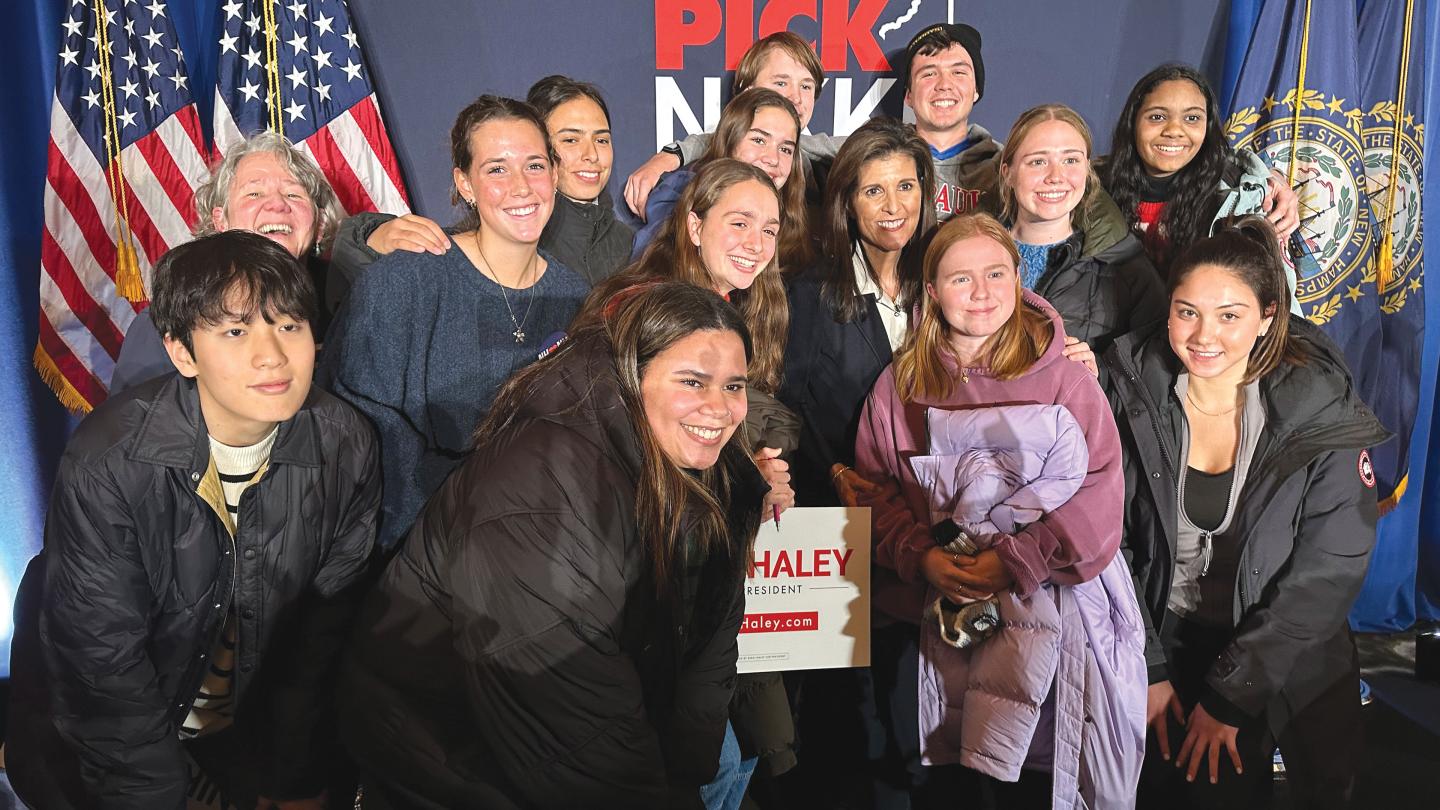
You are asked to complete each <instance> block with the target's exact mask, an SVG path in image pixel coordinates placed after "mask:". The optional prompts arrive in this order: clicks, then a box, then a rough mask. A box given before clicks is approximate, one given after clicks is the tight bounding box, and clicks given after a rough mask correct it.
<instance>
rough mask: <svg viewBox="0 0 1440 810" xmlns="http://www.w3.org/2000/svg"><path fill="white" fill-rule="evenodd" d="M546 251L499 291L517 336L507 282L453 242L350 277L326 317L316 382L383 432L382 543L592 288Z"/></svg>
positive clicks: (400, 255) (405, 524) (404, 526)
mask: <svg viewBox="0 0 1440 810" xmlns="http://www.w3.org/2000/svg"><path fill="white" fill-rule="evenodd" d="M540 255H541V257H542V258H544V259H545V261H546V262H547V263H548V265H549V266H548V267H547V269H546V270H545V274H544V275H543V276H541V277H540V280H539V281H537V282H536V283H535V285H534V286H532V287H531V288H530V289H526V290H512V289H509V288H506V289H505V290H504V294H505V296H507V297H508V299H509V304H510V311H513V312H514V314H515V318H516V319H517V320H519V321H523V323H522V325H521V328H522V329H523V331H524V333H525V339H524V341H523V342H521V343H516V341H515V337H514V335H513V334H512V333H513V332H514V331H515V326H514V324H512V323H511V320H510V313H509V311H507V310H506V306H505V300H504V299H502V297H501V288H500V286H499V285H498V284H496V283H495V282H494V281H491V280H490V278H489V277H487V276H486V275H485V274H483V273H481V272H480V271H479V270H478V269H477V268H476V267H475V265H473V264H471V263H470V260H469V259H467V258H466V257H465V254H464V253H463V252H461V250H460V248H459V247H457V246H455V245H454V244H453V243H452V244H451V246H450V250H449V252H447V253H445V254H444V255H443V256H435V255H432V254H429V253H407V252H404V251H396V252H395V253H392V254H390V255H388V256H386V257H384V258H383V259H380V260H379V261H377V262H375V263H374V264H373V265H371V266H370V267H368V268H366V270H365V271H364V272H363V273H361V275H360V276H359V277H358V278H357V279H356V280H355V285H354V287H353V288H352V289H351V291H350V297H349V299H348V300H347V301H346V303H345V305H344V307H342V309H341V310H340V312H339V314H338V315H337V316H336V320H335V323H334V324H333V325H332V326H331V331H330V335H329V340H328V341H327V343H326V347H325V357H324V360H323V363H322V365H321V369H320V372H319V375H318V381H319V382H320V384H321V385H322V386H325V387H326V388H328V389H329V390H331V391H333V392H334V393H335V394H337V395H338V396H340V397H342V398H343V399H345V400H346V401H347V402H349V403H350V404H351V405H354V406H355V407H356V408H358V409H359V410H360V411H361V412H362V413H364V414H365V415H366V416H368V417H370V420H371V421H372V422H374V424H375V429H376V431H377V432H378V433H379V434H380V449H381V466H382V468H383V470H384V480H385V491H384V499H383V504H382V512H381V523H380V532H379V538H378V540H379V542H380V544H381V545H383V546H384V547H386V548H389V547H391V546H393V545H394V544H395V543H397V542H399V540H400V538H402V537H404V535H405V533H406V532H407V531H409V529H410V524H411V523H413V522H414V520H415V516H416V515H418V514H419V513H420V509H421V507H423V506H424V505H425V501H426V500H427V499H428V498H429V497H430V495H431V494H433V493H434V492H435V490H437V489H439V487H440V484H441V483H442V482H443V481H444V480H445V477H446V476H448V475H449V474H450V472H451V470H453V469H455V467H457V466H458V465H459V464H460V461H461V460H462V459H463V458H464V456H465V454H466V453H467V452H468V451H469V450H470V444H471V441H470V439H471V435H472V434H473V433H474V431H475V427H476V426H477V425H478V424H479V422H480V420H481V419H482V418H484V416H485V414H486V412H487V411H489V410H490V403H491V402H492V401H493V400H494V398H495V394H496V392H497V391H498V390H499V388H500V384H501V383H503V382H504V381H505V380H506V378H508V377H509V376H510V375H511V373H513V372H514V371H516V370H517V369H519V368H522V367H524V366H526V365H529V364H530V363H532V362H534V360H535V358H536V355H537V354H538V353H539V352H540V351H541V350H542V349H544V348H546V346H545V345H542V344H544V342H545V341H546V339H547V338H548V337H550V336H551V335H553V334H554V333H556V332H559V331H561V330H563V329H565V328H566V327H567V326H568V325H569V323H570V319H571V318H573V317H574V315H575V313H576V311H577V310H579V308H580V302H581V301H583V300H584V298H585V295H586V294H587V293H588V292H589V285H588V284H586V283H585V281H584V280H582V279H581V278H580V276H578V275H577V274H575V273H574V272H572V271H571V270H570V269H569V268H567V267H565V266H564V265H563V264H561V263H560V262H558V261H556V260H555V259H554V258H553V257H551V256H550V255H548V254H546V253H544V252H542V253H541V254H540ZM527 311H528V313H529V314H528V316H527V315H526V313H527Z"/></svg>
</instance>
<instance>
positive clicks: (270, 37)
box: [260, 0, 285, 135]
mask: <svg viewBox="0 0 1440 810" xmlns="http://www.w3.org/2000/svg"><path fill="white" fill-rule="evenodd" d="M260 6H261V9H262V12H263V14H264V18H265V89H266V93H265V106H266V110H267V112H269V114H270V131H271V132H274V133H277V134H280V135H284V134H285V121H284V119H283V118H282V117H281V113H282V105H281V104H280V22H279V20H277V19H275V0H264V2H262V3H261V4H260Z"/></svg>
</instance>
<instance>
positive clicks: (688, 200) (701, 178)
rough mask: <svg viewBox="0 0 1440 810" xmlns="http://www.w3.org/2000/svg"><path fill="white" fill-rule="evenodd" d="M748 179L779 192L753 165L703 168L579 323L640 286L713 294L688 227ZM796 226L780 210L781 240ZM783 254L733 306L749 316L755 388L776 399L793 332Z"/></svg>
mask: <svg viewBox="0 0 1440 810" xmlns="http://www.w3.org/2000/svg"><path fill="white" fill-rule="evenodd" d="M747 180H755V181H758V182H760V183H762V184H764V186H765V187H766V188H768V189H770V190H771V191H775V184H774V183H772V182H770V178H769V177H768V176H767V175H766V174H765V173H764V172H762V171H760V170H759V169H757V168H755V167H754V166H751V165H750V164H748V163H741V162H740V161H738V160H734V159H732V158H719V159H716V160H712V161H707V162H706V163H704V164H703V165H701V166H700V168H699V169H697V170H696V172H695V177H694V179H692V180H691V181H690V184H689V185H687V186H686V187H685V191H684V193H683V194H681V195H680V200H679V202H677V203H676V204H675V208H674V209H673V210H671V212H670V216H669V217H668V218H667V219H666V220H665V224H663V225H661V226H660V231H659V232H658V233H657V234H656V235H655V238H654V239H652V240H651V241H650V244H649V245H648V246H646V248H645V252H644V253H642V254H640V258H639V259H638V260H636V262H635V263H634V264H632V265H630V266H629V267H627V268H625V269H624V270H622V271H620V272H619V273H616V274H615V275H613V276H611V277H610V278H608V279H606V280H605V281H603V282H601V283H600V284H598V285H596V287H595V289H594V290H591V292H590V297H589V298H587V299H586V300H585V304H584V306H583V307H581V309H580V314H579V315H578V316H576V321H575V322H576V324H582V323H584V322H586V321H590V320H593V319H595V318H597V317H599V316H600V314H601V313H602V312H603V310H604V308H605V306H606V304H607V303H608V302H609V301H610V299H611V298H612V297H614V296H615V294H616V293H618V292H620V291H621V290H625V289H627V288H630V287H634V286H635V285H637V284H643V283H646V282H653V281H657V280H665V279H674V280H677V281H684V282H688V283H690V284H694V285H695V286H697V287H703V288H705V289H706V290H714V288H715V280H714V277H713V276H711V274H710V271H709V270H707V269H706V268H705V265H704V263H703V262H702V261H701V259H700V249H699V248H697V247H696V246H695V243H694V242H691V241H690V232H689V229H688V228H687V227H686V224H687V222H688V218H689V215H690V212H692V211H693V212H695V215H696V216H698V217H700V218H701V219H704V218H705V216H706V215H707V214H708V213H709V211H710V209H711V207H713V206H714V205H715V204H716V203H718V202H719V201H720V198H721V197H722V196H724V194H725V192H726V191H728V190H729V189H730V187H731V186H734V185H737V184H739V183H743V182H745V181H747ZM786 186H787V187H788V186H789V183H787V184H786ZM778 196H779V195H778V192H777V197H778ZM791 227H792V225H791V222H790V219H789V212H788V211H786V210H785V206H783V205H781V206H780V237H781V239H783V238H784V237H785V232H786V231H787V230H789V229H790V228H791ZM779 255H780V254H779V251H778V250H777V251H776V254H775V258H773V259H771V260H770V263H769V264H768V265H766V266H765V267H763V268H761V269H760V271H759V273H757V274H756V276H755V282H754V283H753V284H751V285H750V289H748V290H736V291H734V292H732V293H731V294H730V299H731V302H732V303H734V304H735V306H736V308H737V309H739V310H740V313H741V315H743V316H744V318H745V325H746V326H747V327H749V329H750V335H751V337H752V338H753V340H754V342H755V357H754V359H753V360H752V361H751V363H750V384H751V385H753V386H755V387H756V388H757V389H759V390H761V391H764V392H765V393H767V394H773V393H774V392H775V391H776V390H777V389H779V387H780V373H781V369H782V368H783V358H784V355H785V339H786V337H787V336H788V334H789V329H790V305H789V303H788V302H787V301H786V299H785V285H784V283H783V282H781V280H780V273H779V271H778V265H779Z"/></svg>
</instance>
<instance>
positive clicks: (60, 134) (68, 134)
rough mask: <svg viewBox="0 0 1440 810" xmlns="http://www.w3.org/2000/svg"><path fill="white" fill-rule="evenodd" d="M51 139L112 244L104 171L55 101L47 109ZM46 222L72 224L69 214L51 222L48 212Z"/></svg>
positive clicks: (112, 224)
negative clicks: (77, 179)
mask: <svg viewBox="0 0 1440 810" xmlns="http://www.w3.org/2000/svg"><path fill="white" fill-rule="evenodd" d="M50 138H51V139H52V140H54V141H55V146H56V147H57V148H58V149H59V150H60V154H61V155H63V156H64V158H65V162H66V163H68V164H69V165H70V170H71V171H73V172H74V173H75V176H76V177H78V178H80V184H81V185H82V186H84V187H85V194H86V195H87V196H89V198H90V202H91V203H92V204H93V205H94V206H95V210H96V211H98V212H100V225H101V227H103V228H104V229H105V236H106V238H108V239H109V240H110V241H111V242H112V243H113V242H114V241H115V240H116V235H115V201H114V200H113V199H111V197H110V186H109V184H107V183H106V182H105V167H104V166H102V165H100V161H99V160H98V159H97V158H96V157H95V153H94V152H91V151H90V147H89V146H88V145H86V143H85V140H84V139H83V138H81V137H80V133H79V132H78V131H76V129H75V125H74V124H73V123H72V122H71V121H70V116H68V115H66V114H65V109H64V108H63V107H61V106H60V102H59V101H58V100H57V101H56V102H55V104H54V106H53V107H51V109H50ZM45 221H46V222H48V223H62V222H63V223H66V224H73V222H72V221H71V217H70V214H69V213H68V212H66V213H65V214H64V218H63V219H51V218H50V212H49V210H48V209H47V210H46V217H45Z"/></svg>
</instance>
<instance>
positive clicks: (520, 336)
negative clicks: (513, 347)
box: [510, 320, 525, 343]
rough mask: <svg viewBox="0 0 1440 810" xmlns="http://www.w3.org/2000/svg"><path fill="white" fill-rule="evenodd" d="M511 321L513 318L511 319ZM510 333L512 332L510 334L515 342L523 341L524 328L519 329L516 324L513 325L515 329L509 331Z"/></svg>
mask: <svg viewBox="0 0 1440 810" xmlns="http://www.w3.org/2000/svg"><path fill="white" fill-rule="evenodd" d="M512 323H513V320H512ZM510 334H512V335H514V336H515V342H516V343H524V342H525V330H524V329H521V328H520V327H518V326H517V327H515V331H514V332H511V333H510Z"/></svg>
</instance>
